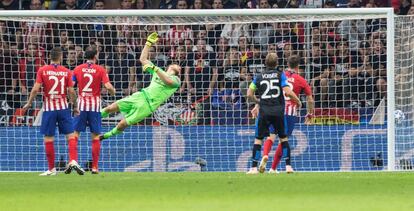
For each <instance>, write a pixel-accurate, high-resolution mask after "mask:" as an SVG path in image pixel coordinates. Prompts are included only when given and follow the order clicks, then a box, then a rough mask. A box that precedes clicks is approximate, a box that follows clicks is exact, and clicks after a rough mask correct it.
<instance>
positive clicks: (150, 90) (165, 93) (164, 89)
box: [141, 67, 181, 111]
mask: <svg viewBox="0 0 414 211" xmlns="http://www.w3.org/2000/svg"><path fill="white" fill-rule="evenodd" d="M155 68H159V67H155ZM158 71H164V70H162V69H161V68H159V69H158ZM166 74H167V75H168V76H169V77H170V78H171V79H172V80H173V81H174V84H173V85H172V86H168V85H167V84H165V83H164V82H163V81H162V80H161V79H160V77H159V76H158V75H157V74H156V73H154V74H153V76H152V79H151V83H150V85H149V86H148V87H146V88H144V89H142V90H141V91H142V92H144V94H145V95H146V97H147V98H148V100H149V102H148V103H149V104H150V107H151V110H153V111H154V110H155V109H157V108H158V107H159V106H160V105H161V104H162V103H164V102H165V101H166V100H167V99H168V98H170V97H171V95H173V94H174V93H175V92H176V91H177V89H178V88H179V87H180V86H181V81H180V79H179V78H178V76H176V75H171V74H169V73H166Z"/></svg>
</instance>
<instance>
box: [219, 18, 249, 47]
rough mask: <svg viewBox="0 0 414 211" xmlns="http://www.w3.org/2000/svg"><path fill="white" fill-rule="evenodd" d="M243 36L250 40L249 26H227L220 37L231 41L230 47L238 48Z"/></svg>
mask: <svg viewBox="0 0 414 211" xmlns="http://www.w3.org/2000/svg"><path fill="white" fill-rule="evenodd" d="M241 36H244V37H247V38H248V39H250V34H249V25H248V24H235V23H228V24H225V25H224V27H223V30H222V32H221V35H220V37H224V38H226V39H228V40H229V45H230V46H237V45H238V44H239V38H240V37H241Z"/></svg>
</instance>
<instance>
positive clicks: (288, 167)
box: [286, 165, 294, 174]
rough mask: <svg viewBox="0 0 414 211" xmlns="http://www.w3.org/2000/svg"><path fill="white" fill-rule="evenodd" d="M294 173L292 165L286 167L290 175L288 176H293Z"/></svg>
mask: <svg viewBox="0 0 414 211" xmlns="http://www.w3.org/2000/svg"><path fill="white" fill-rule="evenodd" d="M293 172H294V171H293V168H292V166H291V165H286V173H288V174H292V173H293Z"/></svg>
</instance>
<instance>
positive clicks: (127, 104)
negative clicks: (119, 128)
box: [117, 92, 152, 125]
mask: <svg viewBox="0 0 414 211" xmlns="http://www.w3.org/2000/svg"><path fill="white" fill-rule="evenodd" d="M117 104H118V107H119V111H121V113H123V114H124V115H125V120H126V122H127V124H128V125H135V124H137V123H139V122H141V121H142V120H144V119H145V118H146V117H147V116H149V115H151V114H152V111H151V108H150V106H149V103H148V102H147V99H146V98H145V94H144V93H143V92H136V93H134V94H133V95H131V96H128V97H126V98H123V99H120V100H118V101H117Z"/></svg>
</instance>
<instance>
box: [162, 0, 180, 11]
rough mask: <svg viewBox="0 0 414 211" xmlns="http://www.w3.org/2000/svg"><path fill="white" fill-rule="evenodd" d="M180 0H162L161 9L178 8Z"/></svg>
mask: <svg viewBox="0 0 414 211" xmlns="http://www.w3.org/2000/svg"><path fill="white" fill-rule="evenodd" d="M177 2H178V0H161V2H160V6H159V8H160V9H173V8H177Z"/></svg>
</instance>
